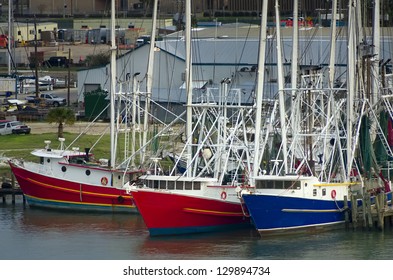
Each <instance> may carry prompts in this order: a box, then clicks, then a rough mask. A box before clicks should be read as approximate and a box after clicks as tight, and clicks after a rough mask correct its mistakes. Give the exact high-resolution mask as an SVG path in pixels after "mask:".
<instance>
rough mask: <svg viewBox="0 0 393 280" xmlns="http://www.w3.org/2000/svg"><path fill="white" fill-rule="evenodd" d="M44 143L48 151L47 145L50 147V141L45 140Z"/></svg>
mask: <svg viewBox="0 0 393 280" xmlns="http://www.w3.org/2000/svg"><path fill="white" fill-rule="evenodd" d="M44 143H45V149H46V150H49V149H50V146H49V145H50V143H51V141H50V140H45V141H44Z"/></svg>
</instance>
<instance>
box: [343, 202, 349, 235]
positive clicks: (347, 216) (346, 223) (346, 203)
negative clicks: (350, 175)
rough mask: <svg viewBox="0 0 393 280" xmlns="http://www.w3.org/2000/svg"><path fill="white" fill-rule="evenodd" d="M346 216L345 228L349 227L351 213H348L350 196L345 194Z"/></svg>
mask: <svg viewBox="0 0 393 280" xmlns="http://www.w3.org/2000/svg"><path fill="white" fill-rule="evenodd" d="M344 209H345V210H344V211H345V212H344V217H345V228H346V229H348V227H349V214H348V197H347V196H346V195H344Z"/></svg>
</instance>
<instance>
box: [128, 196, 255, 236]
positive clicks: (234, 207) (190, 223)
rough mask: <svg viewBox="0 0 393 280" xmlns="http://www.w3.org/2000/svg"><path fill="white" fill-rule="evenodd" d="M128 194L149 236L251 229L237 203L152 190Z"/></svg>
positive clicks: (247, 219)
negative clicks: (130, 195)
mask: <svg viewBox="0 0 393 280" xmlns="http://www.w3.org/2000/svg"><path fill="white" fill-rule="evenodd" d="M131 193H132V197H133V200H134V201H135V204H136V206H137V208H138V210H139V212H140V214H141V215H142V217H143V219H144V221H145V224H146V226H147V228H148V229H149V233H150V235H151V236H156V235H176V234H189V233H201V232H212V231H222V230H228V229H235V228H243V227H251V224H250V221H249V218H247V217H245V215H244V213H243V210H242V206H241V204H240V203H235V202H230V201H222V200H221V201H220V200H216V199H209V198H208V197H202V196H192V195H185V194H184V195H183V194H176V193H170V192H167V191H156V190H151V189H137V190H131Z"/></svg>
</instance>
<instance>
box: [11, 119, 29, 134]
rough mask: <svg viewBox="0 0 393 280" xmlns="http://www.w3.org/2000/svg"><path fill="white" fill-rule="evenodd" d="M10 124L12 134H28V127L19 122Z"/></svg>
mask: <svg viewBox="0 0 393 280" xmlns="http://www.w3.org/2000/svg"><path fill="white" fill-rule="evenodd" d="M10 124H11V127H12V134H30V131H31V128H30V126H28V125H26V124H24V123H22V122H20V121H12V122H10Z"/></svg>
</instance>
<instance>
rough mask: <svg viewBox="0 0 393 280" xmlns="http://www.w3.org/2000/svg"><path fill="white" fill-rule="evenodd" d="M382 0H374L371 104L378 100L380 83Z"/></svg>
mask: <svg viewBox="0 0 393 280" xmlns="http://www.w3.org/2000/svg"><path fill="white" fill-rule="evenodd" d="M380 28H381V26H380V0H374V20H373V46H374V47H373V55H374V61H373V71H372V73H373V79H372V93H371V104H372V105H375V104H376V103H377V102H378V83H379V59H380V55H379V54H380V49H381V33H380Z"/></svg>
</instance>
